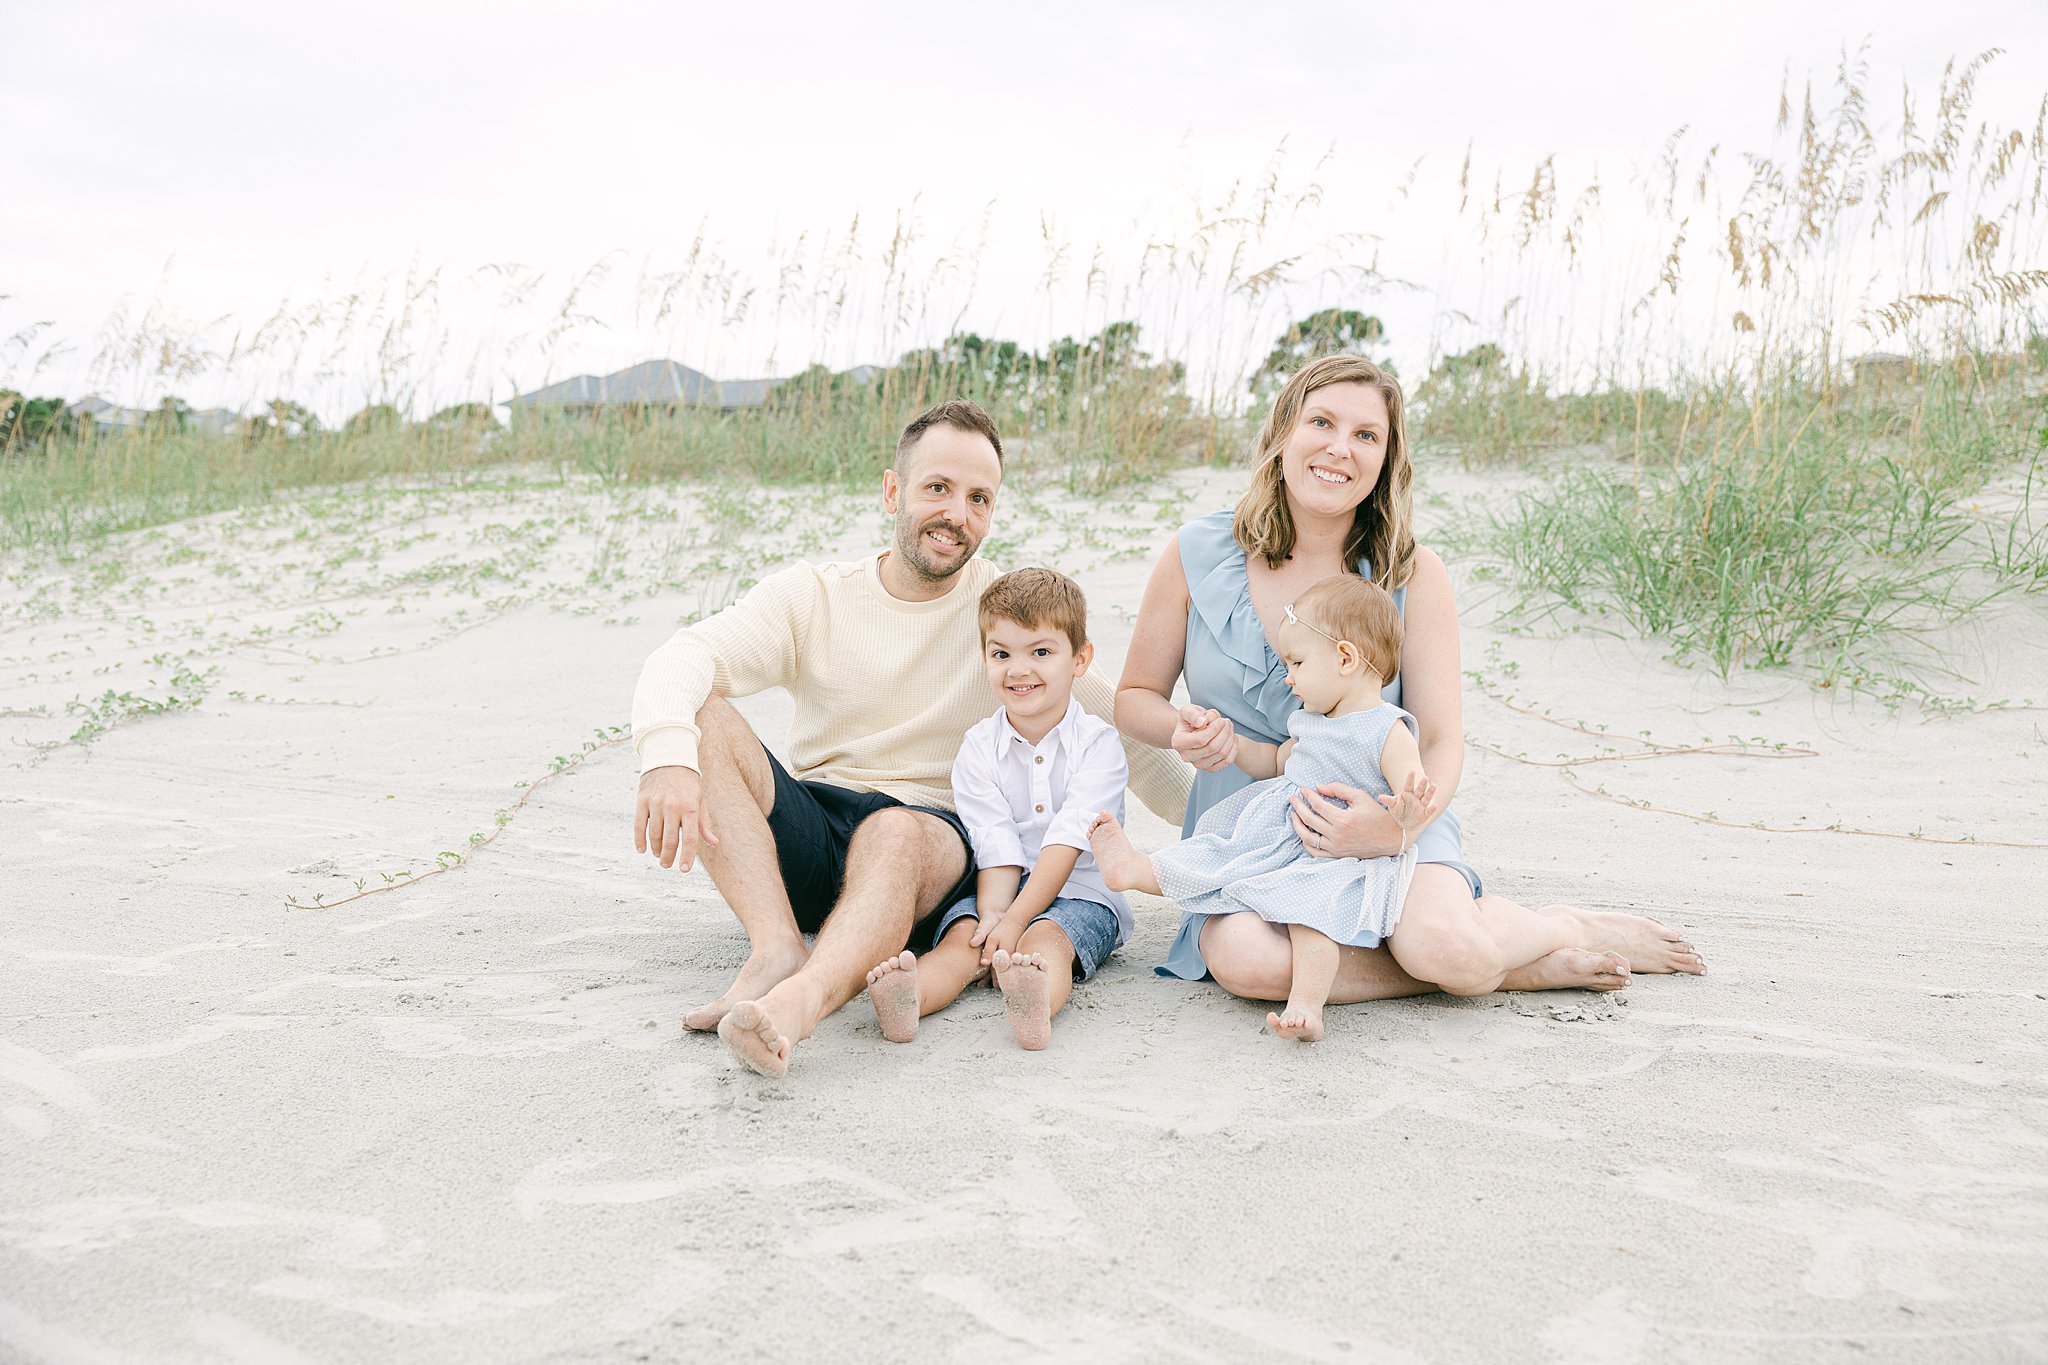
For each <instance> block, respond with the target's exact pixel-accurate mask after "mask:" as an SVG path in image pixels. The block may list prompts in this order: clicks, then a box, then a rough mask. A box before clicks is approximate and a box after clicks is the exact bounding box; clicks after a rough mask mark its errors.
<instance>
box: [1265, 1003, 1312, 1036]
mask: <svg viewBox="0 0 2048 1365" xmlns="http://www.w3.org/2000/svg"><path fill="white" fill-rule="evenodd" d="M1266 1027H1267V1028H1268V1029H1270V1030H1271V1031H1272V1033H1273V1035H1274V1036H1275V1037H1276V1038H1292V1039H1294V1040H1296V1041H1297V1042H1303V1043H1320V1042H1322V1041H1323V1012H1322V1010H1320V1009H1298V1008H1296V1007H1295V1006H1293V1005H1288V1006H1286V1007H1284V1008H1283V1009H1282V1010H1281V1011H1280V1012H1279V1013H1277V1014H1276V1013H1274V1012H1272V1011H1270V1010H1269V1011H1267V1013H1266Z"/></svg>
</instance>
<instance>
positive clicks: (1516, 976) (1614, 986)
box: [1501, 948, 1629, 991]
mask: <svg viewBox="0 0 2048 1365" xmlns="http://www.w3.org/2000/svg"><path fill="white" fill-rule="evenodd" d="M1628 983H1629V975H1628V959H1627V958H1625V957H1623V956H1622V955H1621V954H1620V953H1598V952H1593V951H1592V950H1590V949H1586V948H1559V949H1558V950H1557V951H1556V952H1554V953H1551V954H1549V955H1548V956H1545V957H1539V958H1537V959H1536V960H1535V961H1534V962H1532V963H1530V964H1529V965H1528V966H1526V967H1524V968H1522V969H1521V970H1520V971H1516V972H1510V973H1509V974H1508V979H1507V980H1506V981H1504V982H1503V983H1501V989H1502V990H1504V991H1559V990H1573V989H1577V990H1582V991H1619V990H1626V989H1627V988H1628Z"/></svg>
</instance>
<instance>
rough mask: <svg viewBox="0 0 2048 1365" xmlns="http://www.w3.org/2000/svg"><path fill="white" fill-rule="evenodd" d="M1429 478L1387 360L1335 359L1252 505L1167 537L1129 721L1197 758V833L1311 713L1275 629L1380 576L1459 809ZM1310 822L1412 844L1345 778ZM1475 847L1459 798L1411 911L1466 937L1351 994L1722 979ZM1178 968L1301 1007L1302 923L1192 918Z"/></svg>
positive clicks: (1459, 734) (1454, 698)
mask: <svg viewBox="0 0 2048 1365" xmlns="http://www.w3.org/2000/svg"><path fill="white" fill-rule="evenodd" d="M1412 479H1413V471H1412V469H1411V468H1410V465H1409V461H1408V441H1407V432H1406V428H1405V426H1404V423H1403V414H1402V403H1401V390H1400V387H1399V386H1398V385H1397V384H1396V383H1395V382H1394V381H1393V380H1392V379H1391V378H1389V377H1388V376H1387V375H1385V374H1384V373H1382V372H1381V370H1380V369H1379V367H1378V366H1376V365H1374V364H1372V362H1370V361H1368V360H1364V359H1362V358H1360V357H1357V356H1348V355H1333V356H1325V357H1323V358H1322V359H1320V360H1317V361H1315V362H1313V363H1311V364H1309V365H1308V366H1307V367H1305V368H1304V369H1303V370H1302V371H1301V372H1300V373H1299V374H1297V375H1295V377H1294V378H1293V379H1292V380H1291V381H1290V382H1289V383H1288V385H1287V387H1286V388H1285V389H1283V390H1282V391H1281V393H1280V396H1279V397H1278V398H1277V399H1275V400H1274V403H1273V411H1272V413H1271V415H1270V416H1269V417H1268V418H1267V420H1266V424H1265V429H1264V432H1263V434H1262V435H1261V436H1260V438H1259V445H1258V449H1257V452H1256V463H1255V464H1254V466H1253V470H1252V481H1251V487H1250V488H1249V489H1248V490H1247V491H1246V493H1245V495H1244V496H1243V498H1241V499H1240V500H1239V502H1238V505H1237V509H1236V511H1235V513H1234V514H1233V513H1230V512H1218V513H1214V514H1212V515H1210V516H1206V517H1202V518H1200V519H1199V520H1196V521H1192V522H1189V523H1188V524H1187V525H1186V526H1183V527H1181V529H1180V530H1179V531H1178V532H1176V533H1175V535H1174V537H1173V539H1172V540H1170V541H1169V542H1168V543H1167V546H1166V550H1165V553H1164V554H1162V555H1161V556H1160V558H1159V562H1158V564H1157V565H1155V566H1154V568H1153V570H1152V577H1151V579H1150V581H1149V582H1148V583H1147V584H1146V587H1145V597H1144V601H1143V603H1142V605H1141V606H1140V608H1139V611H1138V625H1137V630H1136V633H1135V634H1134V636H1133V638H1132V640H1131V648H1130V653H1129V655H1128V656H1127V660H1126V663H1125V665H1124V673H1123V679H1122V682H1121V683H1120V684H1119V685H1118V689H1117V696H1116V722H1117V726H1118V728H1119V729H1121V730H1123V732H1124V733H1125V734H1128V735H1130V736H1132V737H1133V738H1136V739H1141V740H1143V741H1145V742H1146V743H1148V744H1152V745H1155V746H1157V747H1160V748H1169V747H1170V748H1172V749H1173V750H1174V751H1175V752H1177V753H1179V754H1180V755H1181V756H1182V757H1183V758H1185V759H1187V760H1188V762H1190V763H1191V764H1193V765H1194V766H1195V768H1196V770H1197V771H1196V776H1195V786H1194V793H1193V795H1192V796H1191V797H1190V798H1189V801H1188V813H1187V821H1186V824H1185V825H1184V827H1183V830H1182V833H1183V834H1184V835H1186V834H1190V833H1192V832H1193V830H1194V828H1195V823H1196V821H1197V820H1198V819H1200V817H1201V815H1202V813H1203V812H1204V811H1206V810H1208V809H1209V807H1210V806H1212V805H1214V804H1215V803H1216V802H1218V801H1220V800H1222V799H1223V798H1224V797H1226V796H1228V795H1229V794H1230V793H1231V792H1233V791H1236V790H1237V789H1238V788H1240V787H1242V786H1244V785H1245V784H1246V783H1247V782H1249V781H1250V780H1251V779H1250V777H1249V776H1248V775H1247V774H1245V773H1244V772H1243V771H1242V770H1241V769H1238V768H1236V767H1233V766H1232V763H1233V761H1234V759H1235V757H1236V750H1237V737H1238V735H1239V734H1240V733H1244V734H1248V735H1250V736H1251V737H1253V738H1254V739H1257V740H1259V741H1261V742H1264V743H1268V744H1277V743H1279V742H1281V741H1282V740H1284V739H1286V738H1287V718H1288V715H1289V714H1290V713H1291V712H1292V711H1293V710H1294V709H1295V708H1296V707H1297V706H1298V705H1299V704H1300V703H1299V702H1297V701H1296V700H1295V698H1294V696H1293V694H1292V693H1291V692H1290V691H1289V690H1288V687H1287V683H1286V669H1285V667H1284V665H1282V664H1281V662H1280V660H1279V657H1278V656H1277V654H1276V653H1275V651H1274V648H1273V640H1274V633H1275V630H1276V628H1277V627H1278V626H1279V625H1280V624H1281V622H1282V621H1283V620H1284V617H1285V612H1286V607H1287V604H1288V603H1290V602H1292V601H1293V600H1294V599H1295V597H1296V596H1298V595H1299V594H1300V593H1301V592H1302V591H1303V590H1305V589H1307V588H1308V587H1309V586H1310V585H1311V584H1313V583H1315V582H1316V581H1317V580H1318V579H1322V578H1327V577H1329V576H1330V575H1331V574H1335V573H1342V572H1345V571H1347V570H1348V571H1352V572H1356V573H1359V574H1361V575H1364V576H1366V577H1369V578H1373V579H1374V580H1375V581H1377V582H1378V583H1379V584H1380V585H1381V586H1383V587H1385V588H1387V589H1388V590H1389V591H1390V592H1392V593H1393V595H1394V600H1395V602H1396V603H1397V604H1398V605H1400V607H1401V609H1402V616H1403V621H1404V625H1405V629H1406V641H1405V643H1404V645H1403V648H1402V652H1401V667H1400V670H1399V673H1398V675H1397V676H1396V677H1395V678H1394V680H1393V681H1392V682H1391V683H1389V684H1388V685H1387V688H1386V692H1385V696H1386V698H1387V700H1389V701H1391V702H1394V703H1395V704H1397V705H1399V706H1401V707H1403V708H1405V709H1406V710H1407V711H1408V712H1409V713H1410V714H1412V715H1413V716H1414V717H1415V719H1416V722H1417V724H1418V725H1419V727H1420V729H1421V732H1422V766H1423V768H1424V770H1425V771H1426V772H1427V773H1428V774H1429V776H1430V777H1431V779H1433V780H1434V781H1435V782H1436V783H1437V785H1438V786H1439V787H1440V788H1441V789H1442V791H1443V793H1444V797H1445V799H1446V800H1447V801H1448V800H1449V798H1450V797H1451V796H1452V795H1453V794H1455V793H1456V791H1457V788H1458V779H1459V777H1460V776H1461V774H1462V773H1463V770H1464V765H1465V735H1464V717H1463V703H1462V678H1461V676H1460V673H1459V669H1458V615H1457V605H1456V603H1455V602H1454V601H1453V599H1452V595H1451V583H1450V576H1449V575H1448V574H1447V573H1446V572H1445V570H1444V565H1443V561H1442V560H1441V559H1439V558H1438V557H1437V556H1436V554H1435V553H1434V552H1432V551H1430V550H1428V549H1425V548H1423V547H1421V546H1419V545H1417V544H1416V543H1415V538H1414V535H1413V532H1412V531H1411V529H1410V526H1411V498H1410V487H1409V486H1410V483H1411V482H1412ZM1183 676H1185V678H1186V680H1187V686H1188V696H1189V699H1190V704H1189V705H1187V706H1184V707H1181V708H1178V709H1176V708H1175V707H1174V705H1173V703H1172V701H1171V700H1170V698H1171V697H1172V695H1173V689H1174V684H1175V682H1176V681H1177V680H1179V679H1180V678H1182V677H1183ZM1339 802H1342V803H1346V804H1342V805H1340V804H1339ZM1294 824H1295V832H1296V833H1297V834H1299V835H1300V836H1301V838H1302V842H1303V843H1304V844H1305V845H1306V846H1307V847H1308V849H1309V851H1310V852H1311V853H1313V854H1315V855H1316V856H1317V857H1326V858H1342V857H1360V858H1371V857H1381V856H1385V855H1387V854H1391V853H1394V852H1395V851H1396V850H1397V849H1398V848H1399V847H1400V837H1401V836H1400V829H1399V827H1398V826H1397V825H1396V824H1395V822H1394V819H1393V817H1392V816H1391V815H1389V814H1388V813H1387V812H1386V811H1385V809H1383V808H1382V807H1381V806H1380V805H1379V804H1378V803H1376V802H1374V801H1372V800H1369V799H1367V798H1366V797H1365V794H1364V793H1363V792H1361V791H1359V790H1357V789H1356V788H1353V787H1349V786H1345V785H1343V784H1337V783H1333V784H1329V785H1325V786H1323V787H1321V788H1319V789H1317V791H1316V792H1311V793H1304V795H1303V796H1302V797H1301V798H1300V799H1298V800H1297V802H1296V805H1295V813H1294ZM1460 843H1461V839H1460V829H1459V825H1458V817H1457V814H1456V813H1455V811H1453V810H1452V809H1450V808H1449V807H1448V806H1447V807H1446V808H1445V810H1444V812H1443V813H1442V814H1441V815H1440V816H1438V817H1437V819H1436V821H1435V822H1434V823H1432V824H1431V825H1430V826H1429V827H1428V828H1427V829H1425V830H1424V831H1423V832H1422V835H1421V837H1420V839H1419V840H1418V841H1417V844H1416V847H1417V850H1418V853H1419V855H1420V856H1419V859H1418V865H1417V867H1416V869H1415V878H1414V881H1413V883H1412V884H1411V886H1410V888H1409V891H1408V900H1407V905H1408V906H1409V907H1411V908H1412V907H1417V906H1421V907H1422V908H1423V909H1424V910H1425V911H1426V912H1427V918H1428V920H1429V921H1430V922H1431V923H1432V924H1443V925H1447V926H1453V927H1452V928H1450V929H1447V930H1446V931H1445V932H1442V933H1432V934H1431V935H1430V936H1429V938H1428V940H1427V941H1426V942H1424V943H1418V944H1416V945H1414V946H1413V947H1412V948H1411V950H1410V951H1408V952H1407V953H1406V954H1405V960H1406V964H1407V968H1408V969H1407V970H1404V969H1403V967H1402V966H1401V965H1400V964H1398V963H1396V962H1395V961H1394V960H1393V958H1392V956H1391V955H1390V954H1389V953H1388V951H1387V950H1386V949H1385V948H1375V949H1365V948H1354V947H1346V948H1344V949H1343V952H1342V960H1341V962H1340V964H1339V967H1338V971H1337V981H1336V985H1335V988H1334V989H1333V990H1332V992H1331V994H1330V1000H1331V1002H1332V1003H1350V1002H1355V1001H1360V1000H1379V999H1385V998H1387V997H1390V996H1397V995H1414V994H1418V993H1420V992H1424V991H1429V990H1435V989H1442V990H1446V991H1451V992H1453V993H1456V994H1461V995H1479V994H1484V993H1486V992H1488V991H1492V990H1498V989H1503V988H1505V989H1508V990H1542V989H1549V988H1554V987H1567V986H1575V987H1582V988H1586V989H1591V990H1619V989H1620V988H1621V987H1623V986H1625V985H1627V984H1628V980H1629V973H1630V972H1631V971H1635V972H1690V973H1695V974H1697V973H1699V972H1702V971H1704V970H1705V969H1704V967H1703V966H1702V964H1701V962H1700V959H1699V955H1698V954H1697V953H1695V952H1694V951H1693V949H1692V947H1691V945H1690V944H1687V943H1686V942H1684V941H1683V939H1682V938H1680V936H1679V935H1678V934H1677V933H1675V932H1673V931H1672V930H1669V929H1666V928H1665V927H1664V926H1662V925H1660V924H1658V923H1657V922H1656V921H1654V920H1650V919H1645V918H1643V917H1642V916H1640V915H1622V914H1612V913H1602V912H1589V911H1583V910H1577V909H1574V908H1572V907H1570V906H1561V905H1557V906H1549V907H1547V908H1546V909H1545V910H1543V911H1541V912H1536V911H1531V910H1528V909H1525V908H1524V907H1522V906H1520V905H1517V904H1516V903H1515V902H1513V901H1510V900H1506V899H1504V898H1502V897H1497V896H1485V895H1482V894H1481V886H1480V880H1479V874H1478V873H1476V872H1474V871H1473V870H1472V869H1471V868H1470V867H1469V866H1467V865H1466V863H1465V861H1464V858H1463V854H1462V851H1461V847H1460ZM1408 913H1410V912H1409V911H1404V916H1405V915H1406V914H1408ZM1539 913H1540V914H1541V915H1542V916H1547V917H1550V919H1549V922H1547V923H1543V924H1541V926H1540V927H1541V929H1542V930H1544V931H1545V932H1542V933H1537V932H1533V930H1535V929H1536V928H1537V927H1538V925H1537V923H1536V921H1535V920H1534V919H1533V917H1535V916H1537V915H1538V914H1539ZM1559 918H1562V919H1564V920H1565V921H1566V922H1567V923H1569V924H1570V925H1571V926H1572V929H1573V932H1572V933H1570V934H1569V935H1567V936H1566V937H1567V938H1569V939H1570V940H1571V941H1573V942H1575V943H1576V944H1577V946H1575V947H1568V948H1558V949H1556V950H1554V951H1552V950H1547V949H1546V950H1545V951H1544V953H1543V955H1542V956H1540V957H1537V958H1536V959H1535V960H1534V961H1529V960H1526V956H1519V957H1518V954H1517V945H1526V944H1529V943H1532V942H1537V941H1539V940H1544V939H1547V940H1550V941H1555V940H1556V939H1557V937H1558V935H1557V933H1556V927H1557V926H1556V923H1555V921H1556V920H1557V919H1559ZM1159 970H1160V972H1161V973H1162V974H1170V975H1173V976H1178V977H1181V978H1183V979H1185V980H1189V981H1199V980H1202V979H1204V977H1208V976H1213V977H1214V978H1215V980H1216V981H1217V983H1218V984H1219V985H1221V986H1222V987H1223V988H1224V989H1225V990H1227V991H1229V992H1231V993H1232V994H1233V995H1239V996H1243V997H1245V998H1246V999H1250V1000H1283V999H1286V998H1287V994H1288V985H1289V977H1290V975H1291V970H1292V954H1291V951H1290V948H1289V944H1288V936H1287V929H1286V926H1285V925H1275V924H1269V923H1267V922H1266V921H1265V920H1263V919H1261V918H1260V917H1259V916H1258V915H1256V914H1253V913H1251V912H1249V911H1245V912H1241V913H1237V914H1226V915H1192V914H1190V915H1183V916H1182V919H1181V926H1180V932H1179V934H1178V935H1177V936H1176V937H1175V939H1174V943H1173V948H1172V950H1171V951H1170V953H1169V954H1168V957H1167V961H1166V965H1165V966H1163V967H1161V968H1160V969H1159ZM1411 972H1412V973H1413V974H1411Z"/></svg>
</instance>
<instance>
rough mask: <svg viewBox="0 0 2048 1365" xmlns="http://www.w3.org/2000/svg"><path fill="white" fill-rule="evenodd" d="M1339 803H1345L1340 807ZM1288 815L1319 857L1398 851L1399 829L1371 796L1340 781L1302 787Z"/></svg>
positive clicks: (1387, 854) (1369, 855)
mask: <svg viewBox="0 0 2048 1365" xmlns="http://www.w3.org/2000/svg"><path fill="white" fill-rule="evenodd" d="M1338 802H1343V803H1344V804H1342V805H1339V804H1338ZM1293 806H1294V810H1293V813H1292V814H1290V815H1289V816H1288V819H1289V820H1290V821H1292V823H1293V825H1294V832H1295V833H1296V834H1298V835H1300V836H1301V842H1302V846H1303V847H1304V848H1306V849H1308V851H1309V852H1310V853H1311V854H1313V855H1315V856H1316V857H1318V858H1387V857H1392V856H1393V855H1394V854H1396V853H1399V852H1400V851H1401V843H1402V834H1401V826H1400V825H1399V824H1398V823H1397V822H1396V821H1395V819H1394V817H1393V816H1392V815H1390V814H1388V813H1387V811H1386V810H1384V809H1383V808H1382V807H1381V806H1380V804H1379V803H1378V802H1377V801H1375V800H1374V799H1373V798H1372V796H1371V794H1370V793H1367V792H1362V791H1360V790H1359V789H1358V788H1356V787H1350V786H1346V785H1345V784H1344V783H1342V782H1325V783H1323V784H1322V785H1321V786H1318V787H1304V788H1302V789H1301V790H1300V791H1298V792H1296V793H1295V794H1294V800H1293Z"/></svg>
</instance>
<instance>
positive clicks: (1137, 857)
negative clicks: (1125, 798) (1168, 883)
mask: <svg viewBox="0 0 2048 1365" xmlns="http://www.w3.org/2000/svg"><path fill="white" fill-rule="evenodd" d="M1088 847H1089V848H1090V849H1092V850H1093V851H1094V853H1095V864H1096V866H1097V867H1100V868H1101V869H1102V880H1103V881H1104V882H1105V883H1106V884H1107V885H1108V886H1109V889H1110V890H1112V891H1148V892H1150V893H1151V894H1153V895H1155V896H1156V895H1158V894H1159V879H1158V878H1157V877H1156V876H1155V875H1154V874H1153V871H1152V860H1151V859H1150V858H1147V857H1146V856H1145V855H1144V854H1142V853H1140V852H1138V850H1137V849H1136V848H1134V847H1132V846H1131V836H1130V835H1128V834H1126V833H1124V827H1123V826H1122V825H1120V824H1118V823H1117V822H1116V817H1115V816H1114V815H1111V814H1110V813H1109V812H1108V811H1104V812H1103V813H1102V814H1100V815H1098V816H1096V817H1095V823H1094V824H1092V825H1090V826H1088Z"/></svg>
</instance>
